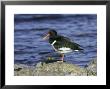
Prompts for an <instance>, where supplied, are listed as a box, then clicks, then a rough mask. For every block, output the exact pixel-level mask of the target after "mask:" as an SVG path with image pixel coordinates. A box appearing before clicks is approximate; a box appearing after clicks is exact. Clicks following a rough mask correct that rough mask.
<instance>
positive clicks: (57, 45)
mask: <svg viewBox="0 0 110 89" xmlns="http://www.w3.org/2000/svg"><path fill="white" fill-rule="evenodd" d="M43 39H44V40H46V39H49V43H50V44H51V45H52V47H53V49H54V50H55V51H57V52H58V53H60V54H61V56H62V58H61V61H62V62H63V59H64V54H65V53H69V52H73V51H79V50H83V49H82V48H80V45H79V44H77V43H75V42H72V41H71V40H70V39H69V38H67V37H64V36H61V35H58V34H57V32H56V31H55V30H49V32H48V33H47V35H46V36H45V37H44V38H43Z"/></svg>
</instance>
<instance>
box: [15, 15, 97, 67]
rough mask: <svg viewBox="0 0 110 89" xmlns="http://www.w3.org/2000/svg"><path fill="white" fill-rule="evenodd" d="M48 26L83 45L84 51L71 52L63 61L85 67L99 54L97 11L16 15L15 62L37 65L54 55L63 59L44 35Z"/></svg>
mask: <svg viewBox="0 0 110 89" xmlns="http://www.w3.org/2000/svg"><path fill="white" fill-rule="evenodd" d="M49 28H53V29H55V30H56V31H57V32H58V34H60V35H63V36H66V37H69V38H70V39H71V40H72V41H75V42H76V43H78V44H80V45H81V47H82V48H83V49H84V52H83V53H81V52H72V53H69V54H66V55H65V58H64V60H65V61H66V62H68V63H73V64H76V65H79V66H85V65H86V64H88V62H89V61H91V60H92V59H94V58H96V57H97V15H95V14H80V15H79V14H75V15H74V14H15V16H14V54H15V57H14V58H15V59H14V62H15V63H23V64H28V65H35V64H36V63H38V62H39V61H42V60H44V59H45V58H47V57H49V56H52V57H53V58H57V59H60V56H59V54H58V53H56V52H54V50H53V49H52V47H51V45H50V44H49V43H48V41H44V40H43V39H42V38H43V37H44V36H45V34H46V33H47V32H48V29H49Z"/></svg>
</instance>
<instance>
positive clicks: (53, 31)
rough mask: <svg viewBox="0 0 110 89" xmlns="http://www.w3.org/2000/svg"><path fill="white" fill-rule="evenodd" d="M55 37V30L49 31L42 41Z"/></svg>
mask: <svg viewBox="0 0 110 89" xmlns="http://www.w3.org/2000/svg"><path fill="white" fill-rule="evenodd" d="M55 36H57V32H56V31H55V30H49V31H48V33H47V34H46V36H45V37H44V38H43V39H44V40H46V39H48V38H51V37H55Z"/></svg>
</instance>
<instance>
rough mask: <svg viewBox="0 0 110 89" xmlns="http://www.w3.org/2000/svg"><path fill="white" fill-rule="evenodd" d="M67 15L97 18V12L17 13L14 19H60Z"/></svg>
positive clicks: (18, 20)
mask: <svg viewBox="0 0 110 89" xmlns="http://www.w3.org/2000/svg"><path fill="white" fill-rule="evenodd" d="M65 17H70V18H71V17H73V18H77V17H78V18H79V17H86V18H88V19H96V18H97V15H96V14H15V15H14V21H15V22H22V21H36V20H39V21H40V20H50V19H59V18H65Z"/></svg>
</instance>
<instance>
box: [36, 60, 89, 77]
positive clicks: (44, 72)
mask: <svg viewBox="0 0 110 89" xmlns="http://www.w3.org/2000/svg"><path fill="white" fill-rule="evenodd" d="M85 72H86V70H85V69H83V68H80V67H78V66H76V65H73V64H68V63H64V62H63V63H62V62H54V63H48V64H46V63H44V64H43V66H40V67H36V69H35V70H34V75H35V76H64V75H66V76H67V75H78V76H80V75H87V74H86V73H85Z"/></svg>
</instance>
